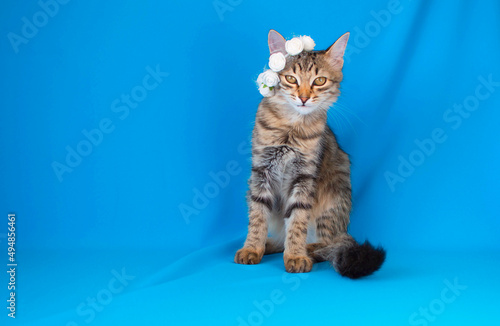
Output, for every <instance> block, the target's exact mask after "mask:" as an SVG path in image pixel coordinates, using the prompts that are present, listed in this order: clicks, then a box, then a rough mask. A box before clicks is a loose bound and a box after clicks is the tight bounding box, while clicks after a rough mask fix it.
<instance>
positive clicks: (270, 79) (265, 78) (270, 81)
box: [262, 69, 280, 87]
mask: <svg viewBox="0 0 500 326" xmlns="http://www.w3.org/2000/svg"><path fill="white" fill-rule="evenodd" d="M262 82H263V83H264V84H265V85H266V86H269V87H273V86H276V85H278V83H279V82H280V77H279V76H278V74H277V73H275V72H274V71H272V70H271V69H269V70H266V71H264V72H263V73H262Z"/></svg>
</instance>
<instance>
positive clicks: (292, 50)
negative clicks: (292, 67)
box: [285, 37, 304, 55]
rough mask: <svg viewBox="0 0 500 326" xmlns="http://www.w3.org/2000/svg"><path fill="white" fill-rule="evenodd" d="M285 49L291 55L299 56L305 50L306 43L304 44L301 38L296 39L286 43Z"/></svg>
mask: <svg viewBox="0 0 500 326" xmlns="http://www.w3.org/2000/svg"><path fill="white" fill-rule="evenodd" d="M285 49H286V52H288V54H289V55H297V54H299V53H300V52H302V50H304V43H302V40H301V39H300V38H298V37H294V38H292V39H291V40H289V41H286V43H285Z"/></svg>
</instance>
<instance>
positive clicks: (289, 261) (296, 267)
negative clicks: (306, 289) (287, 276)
mask: <svg viewBox="0 0 500 326" xmlns="http://www.w3.org/2000/svg"><path fill="white" fill-rule="evenodd" d="M283 259H284V260H285V269H286V271H287V272H288V273H308V272H310V271H311V269H312V267H313V261H312V260H311V258H309V257H307V256H294V255H284V257H283Z"/></svg>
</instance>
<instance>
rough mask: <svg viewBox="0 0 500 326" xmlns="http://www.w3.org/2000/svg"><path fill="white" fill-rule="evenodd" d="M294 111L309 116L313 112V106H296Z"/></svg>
mask: <svg viewBox="0 0 500 326" xmlns="http://www.w3.org/2000/svg"><path fill="white" fill-rule="evenodd" d="M295 110H297V111H298V112H299V113H300V114H309V113H311V112H312V111H313V110H314V106H311V105H304V104H302V105H296V106H295Z"/></svg>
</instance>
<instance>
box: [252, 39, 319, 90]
mask: <svg viewBox="0 0 500 326" xmlns="http://www.w3.org/2000/svg"><path fill="white" fill-rule="evenodd" d="M315 45H316V44H315V43H314V41H313V39H312V38H310V37H309V36H299V37H294V38H292V39H291V40H288V41H286V43H285V49H286V52H287V54H286V55H284V54H283V53H281V52H276V53H273V54H271V56H270V57H269V68H270V69H267V70H265V71H264V72H263V73H261V74H260V75H259V77H258V78H257V86H258V87H259V92H260V94H262V96H264V97H270V96H273V95H274V93H275V87H276V86H277V85H278V84H279V82H280V77H279V75H278V74H277V73H278V72H280V71H281V70H283V69H284V68H285V65H286V58H287V57H288V56H293V55H297V54H299V53H301V52H302V51H312V50H314V46H315Z"/></svg>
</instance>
